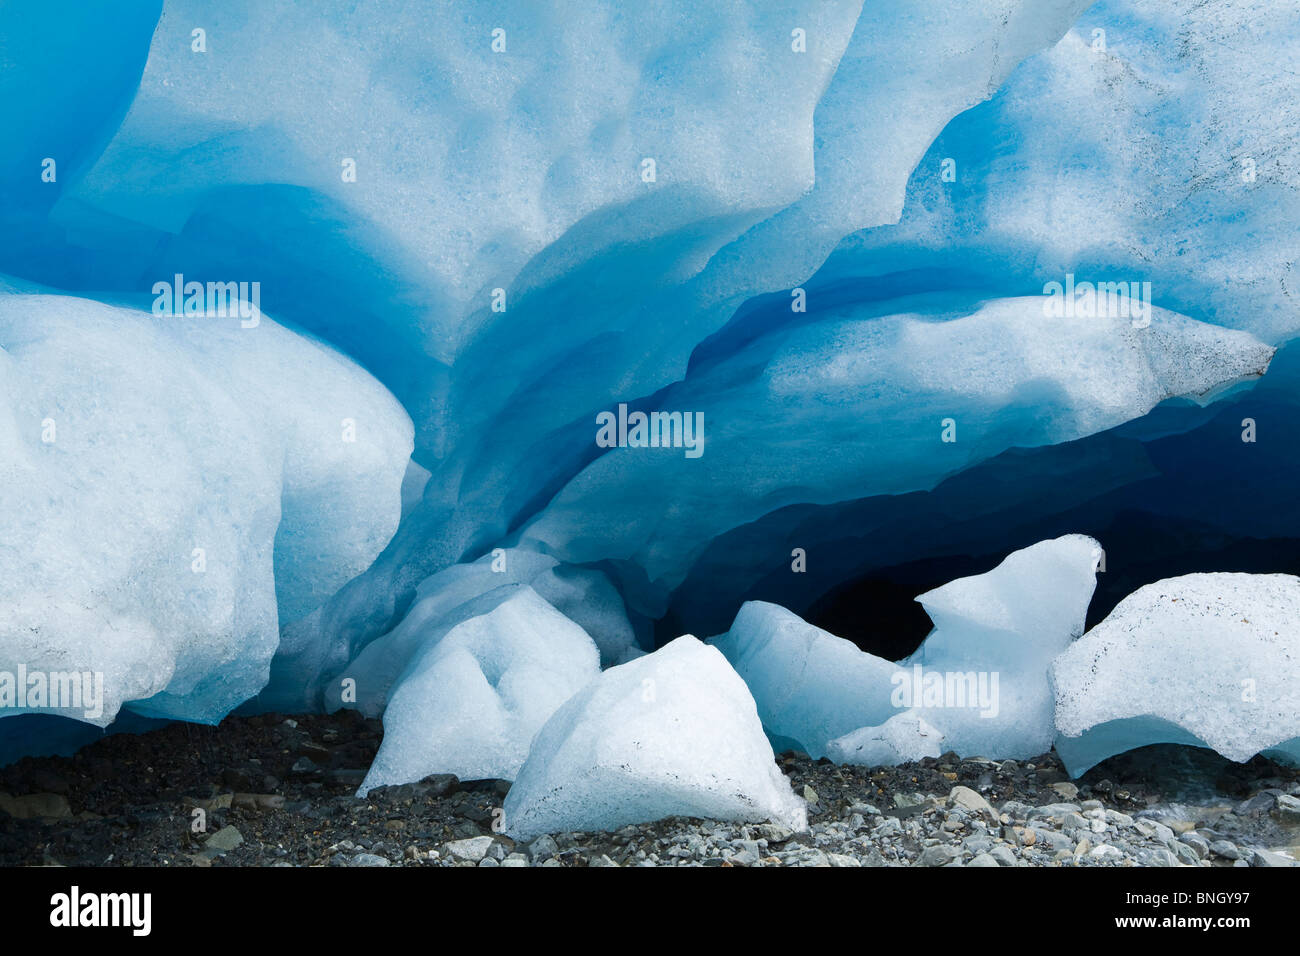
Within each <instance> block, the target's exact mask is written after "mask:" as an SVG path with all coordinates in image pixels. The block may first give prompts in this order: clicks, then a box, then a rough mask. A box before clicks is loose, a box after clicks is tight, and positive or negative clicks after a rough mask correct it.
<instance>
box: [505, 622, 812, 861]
mask: <svg viewBox="0 0 1300 956" xmlns="http://www.w3.org/2000/svg"><path fill="white" fill-rule="evenodd" d="M670 816H684V817H704V818H707V819H715V820H754V821H758V820H768V819H770V820H774V821H776V822H779V823H781V824H783V825H785V826H788V827H790V828H791V829H795V830H803V829H806V828H807V811H806V809H805V807H804V804H803V801H802V800H801V799H799V798H798V797H796V796H795V795H794V793H793V792H792V791H791V789H790V784H789V782H788V781H787V780H786V778H785V776H784V775H782V773H781V771H780V770H779V769H778V768H777V766H776V762H775V760H774V758H773V755H772V748H771V745H769V744H768V741H767V738H766V737H765V736H764V735H763V728H762V724H761V723H760V721H759V719H758V713H757V711H756V710H755V707H754V701H753V698H752V697H750V694H749V691H748V690H747V689H746V687H745V683H744V681H742V680H741V679H740V677H739V676H738V675H737V674H736V672H735V671H733V670H732V669H731V667H730V665H728V664H727V661H726V658H724V657H723V656H722V654H721V653H719V652H718V651H717V649H715V648H712V647H708V646H707V645H705V644H702V643H701V642H700V641H698V640H696V639H695V638H694V637H691V636H689V635H687V636H685V637H679V638H678V639H677V640H675V641H673V642H672V643H670V644H668V645H666V646H665V647H662V648H660V649H659V650H657V651H655V652H654V653H653V654H648V655H646V656H644V657H641V658H639V659H637V660H635V661H632V662H631V663H628V664H623V665H621V666H618V667H612V668H610V669H609V670H607V671H605V672H604V673H603V674H602V675H601V676H600V678H599V679H598V680H596V681H594V682H592V683H591V684H589V685H588V686H587V687H586V688H584V689H583V690H582V691H580V692H579V693H578V694H577V695H576V696H574V697H573V699H571V700H570V701H568V702H567V703H566V704H565V705H564V706H563V707H561V708H560V709H559V710H558V711H556V713H555V715H554V716H553V717H552V718H551V719H550V720H549V721H547V723H546V726H545V727H543V728H542V730H541V732H540V733H538V735H537V738H536V740H534V741H533V746H532V750H531V751H530V752H529V755H528V760H527V762H526V763H525V764H524V766H523V769H522V770H520V771H519V775H518V777H517V778H516V779H515V783H514V786H513V787H511V789H510V793H509V794H508V795H507V796H506V801H505V825H506V832H508V833H509V834H511V835H512V836H514V837H515V838H516V839H525V840H527V839H531V838H533V837H535V836H538V835H539V834H542V833H555V832H558V831H562V830H616V829H618V828H619V827H622V826H626V825H628V824H631V823H644V822H648V821H652V820H659V819H663V818H665V817H670Z"/></svg>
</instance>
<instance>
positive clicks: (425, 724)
mask: <svg viewBox="0 0 1300 956" xmlns="http://www.w3.org/2000/svg"><path fill="white" fill-rule="evenodd" d="M500 592H501V593H500V594H498V592H493V593H492V594H489V595H486V596H484V597H483V598H479V599H478V601H479V602H482V604H483V605H484V608H485V609H483V610H482V613H478V614H474V615H473V616H466V617H465V619H464V620H462V621H461V622H460V623H458V624H456V625H455V626H454V627H452V628H450V629H449V630H445V631H443V630H441V629H435V630H434V631H433V632H432V633H430V634H429V635H428V639H427V641H426V643H425V644H424V645H423V646H422V647H421V648H420V650H419V653H418V654H417V656H416V657H415V659H414V660H413V661H412V662H411V664H410V665H409V667H408V668H407V669H406V671H405V672H404V673H403V674H402V676H401V677H400V678H399V679H398V681H397V683H396V685H395V686H394V687H393V690H392V694H391V698H390V700H389V703H388V707H387V709H386V710H385V711H384V741H383V744H382V745H381V746H380V748H379V753H378V754H377V755H376V756H375V761H374V763H373V764H372V765H371V767H370V772H369V773H367V774H366V778H365V780H364V781H363V782H362V784H361V789H360V790H359V791H358V792H359V793H360V794H363V795H364V794H365V793H366V792H367V791H369V790H370V789H372V788H374V787H379V786H385V785H388V784H400V783H410V782H412V781H415V780H419V779H421V778H423V777H426V776H428V775H429V774H434V773H454V774H456V775H457V776H458V777H460V778H462V779H467V780H479V779H501V780H511V779H514V776H515V774H516V772H517V771H518V770H519V767H520V765H522V764H523V762H524V757H525V756H526V755H527V753H528V745H529V742H530V741H531V740H532V739H533V735H534V734H535V733H536V732H537V730H538V729H539V728H540V727H541V726H542V724H543V723H545V722H546V719H547V718H548V717H550V716H551V714H552V713H554V711H555V709H556V708H557V707H559V706H560V704H562V703H564V701H565V700H567V699H568V698H569V697H571V696H572V695H573V694H574V693H576V692H577V691H578V690H579V689H580V688H581V687H582V686H583V685H585V684H587V683H588V682H589V681H590V680H591V679H592V678H593V677H595V676H596V675H597V674H598V673H599V671H600V665H599V655H598V653H597V651H596V646H595V645H594V644H593V643H592V641H591V638H589V637H588V636H587V634H586V632H585V631H583V629H582V628H580V627H579V626H578V625H576V624H574V623H573V622H572V621H570V620H569V619H568V618H566V617H565V616H564V615H563V614H561V613H560V612H559V611H557V610H555V608H553V607H551V605H549V604H548V603H546V602H545V601H544V600H542V599H541V598H540V597H538V596H537V593H536V592H535V591H533V590H532V589H531V588H529V587H528V586H527V585H511V586H507V588H504V589H500ZM499 597H500V598H503V599H501V600H499V601H496V600H494V599H495V598H499ZM490 605H495V606H490ZM488 606H490V609H486V608H487V607H488Z"/></svg>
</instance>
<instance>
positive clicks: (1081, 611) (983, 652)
mask: <svg viewBox="0 0 1300 956" xmlns="http://www.w3.org/2000/svg"><path fill="white" fill-rule="evenodd" d="M1100 559H1101V546H1100V545H1099V544H1098V543H1097V542H1096V541H1095V540H1093V539H1092V538H1089V537H1087V536H1085V535H1080V534H1069V535H1064V536H1062V537H1060V538H1056V539H1053V540H1051V541H1040V542H1038V543H1037V544H1034V545H1031V546H1030V547H1028V548H1023V549H1021V550H1020V551H1016V552H1014V553H1013V554H1011V555H1009V556H1008V557H1007V558H1006V560H1004V561H1003V562H1002V563H1001V564H999V565H998V566H997V567H996V568H994V569H993V570H992V571H988V572H985V573H984V574H977V575H973V576H971V577H965V578H958V579H957V580H956V581H952V582H950V583H948V584H945V585H944V586H943V587H939V588H935V589H934V590H933V591H928V592H926V593H925V594H922V595H920V596H919V597H918V598H917V600H918V601H919V602H920V603H921V605H922V606H923V607H924V608H925V610H926V613H927V614H929V615H930V619H931V620H932V621H934V624H935V629H934V630H933V631H932V632H930V636H929V637H927V638H926V639H925V642H924V643H923V644H922V645H921V646H920V647H919V648H918V649H917V651H916V653H915V654H913V655H912V656H911V657H910V658H908V659H907V660H905V661H903V662H901V666H902V668H903V672H904V679H903V682H902V683H901V684H900V685H899V687H897V688H895V692H896V694H897V696H896V698H895V700H896V702H899V703H901V704H902V705H903V706H908V707H913V708H915V709H916V712H917V714H918V716H921V717H923V718H924V719H925V720H926V721H927V722H928V723H930V724H932V725H933V726H935V727H937V728H938V729H939V730H940V731H941V732H942V733H943V735H944V746H945V747H946V748H947V749H948V750H955V751H956V752H957V753H958V754H960V755H962V756H963V757H971V756H986V757H998V758H1003V757H1009V758H1016V759H1022V758H1025V757H1034V756H1037V755H1038V754H1041V753H1044V752H1046V751H1047V750H1048V749H1050V747H1051V745H1052V738H1053V736H1054V733H1055V725H1054V723H1053V714H1052V712H1053V703H1052V690H1051V685H1050V683H1049V680H1048V669H1049V667H1050V666H1051V663H1052V659H1053V658H1055V657H1056V655H1057V654H1059V653H1060V652H1061V651H1062V650H1064V649H1065V648H1066V647H1068V646H1069V644H1070V642H1071V641H1073V640H1074V639H1075V638H1077V637H1078V636H1079V635H1080V634H1082V633H1083V628H1084V618H1085V616H1086V615H1087V612H1088V602H1089V601H1090V600H1091V599H1092V592H1093V590H1094V589H1095V588H1096V586H1097V577H1096V569H1097V566H1098V563H1099V561H1100ZM918 697H919V698H920V699H919V700H918V699H917V698H918Z"/></svg>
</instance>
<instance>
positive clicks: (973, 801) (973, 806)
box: [948, 787, 998, 822]
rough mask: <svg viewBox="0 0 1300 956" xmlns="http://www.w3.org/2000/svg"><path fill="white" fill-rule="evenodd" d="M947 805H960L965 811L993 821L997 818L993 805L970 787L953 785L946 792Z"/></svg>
mask: <svg viewBox="0 0 1300 956" xmlns="http://www.w3.org/2000/svg"><path fill="white" fill-rule="evenodd" d="M948 806H950V807H961V809H963V810H965V811H966V812H967V813H971V814H978V815H980V816H983V817H985V818H987V819H988V820H991V821H994V822H996V821H997V819H998V814H997V811H995V810H994V809H993V806H992V805H991V804H990V803H989V802H988V801H987V800H985V799H984V798H983V797H981V796H980V795H979V794H978V793H976V792H975V791H974V790H972V789H971V788H970V787H953V788H952V790H950V791H949V792H948Z"/></svg>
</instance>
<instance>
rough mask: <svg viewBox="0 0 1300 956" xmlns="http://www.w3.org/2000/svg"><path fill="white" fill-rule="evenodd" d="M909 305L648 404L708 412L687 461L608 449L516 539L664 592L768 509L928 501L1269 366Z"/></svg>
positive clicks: (1264, 356) (1169, 316)
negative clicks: (993, 468)
mask: <svg viewBox="0 0 1300 956" xmlns="http://www.w3.org/2000/svg"><path fill="white" fill-rule="evenodd" d="M914 305H915V307H916V311H909V312H902V313H899V314H884V315H881V314H878V313H879V312H880V309H879V308H874V309H873V308H870V307H865V306H860V305H859V306H843V307H838V308H831V309H828V310H827V311H826V312H824V313H820V314H817V315H810V316H809V317H808V318H807V320H806V321H804V322H800V323H797V324H794V325H792V326H785V327H778V328H776V329H773V330H771V331H769V332H767V333H766V334H762V335H758V336H757V337H756V338H753V339H752V340H750V341H747V342H745V343H744V344H743V345H742V346H741V347H739V348H738V349H737V350H736V351H735V352H732V353H730V354H728V355H727V356H726V357H725V358H722V359H720V360H718V361H717V362H716V363H715V364H711V365H709V366H705V367H702V368H700V369H699V371H698V374H695V375H691V376H688V377H687V379H686V380H685V381H684V382H682V383H680V384H678V385H675V386H673V387H671V388H668V389H666V390H664V391H663V392H661V393H660V394H659V395H658V396H657V399H658V400H657V402H656V404H655V406H654V407H657V408H659V409H664V410H681V411H689V412H697V413H702V414H703V422H704V441H703V453H702V454H701V456H700V457H698V458H694V459H687V458H685V453H684V451H683V449H682V448H645V447H621V448H612V449H609V450H608V451H607V452H606V453H605V454H603V455H601V456H600V457H599V458H597V459H596V460H595V461H593V462H592V463H591V464H590V465H588V466H587V468H586V469H584V470H583V471H582V472H581V473H580V474H579V475H577V476H576V477H575V478H574V479H573V480H572V481H571V482H569V484H568V485H567V486H565V488H564V489H563V490H562V491H561V492H560V493H559V494H558V495H557V496H556V497H555V498H554V499H553V500H552V501H551V502H550V504H549V505H548V506H547V508H546V510H545V511H544V512H542V513H541V515H540V516H538V517H537V518H536V519H534V520H533V522H532V523H531V524H530V525H529V526H528V527H527V529H526V531H525V533H524V537H523V540H524V541H525V542H530V543H533V544H534V545H535V546H537V547H540V548H542V549H544V550H548V551H549V552H551V553H554V554H557V555H559V556H560V557H563V558H565V559H566V560H569V561H574V562H585V561H592V560H598V559H601V558H607V557H616V558H619V559H627V560H634V561H636V562H637V563H638V564H639V565H640V566H641V567H643V568H644V569H645V571H646V574H647V575H648V576H649V577H650V579H651V580H652V581H655V580H656V579H662V581H663V583H665V584H666V585H668V586H672V585H675V584H677V583H679V581H680V576H681V575H682V574H684V572H685V569H686V568H688V567H689V566H690V564H691V563H692V562H693V561H694V560H695V558H697V557H698V556H699V554H700V552H701V551H702V550H703V549H704V548H705V547H706V546H707V544H708V542H709V541H710V540H711V539H712V538H713V537H714V536H716V535H719V534H722V533H723V532H725V531H728V530H730V529H731V528H734V527H737V526H739V525H741V524H744V523H745V522H748V521H753V520H755V519H756V518H758V517H760V516H761V515H763V514H765V513H767V512H770V511H772V510H774V509H776V508H780V507H782V506H784V505H789V504H795V503H828V502H834V501H842V500H846V499H851V498H858V497H865V496H868V495H880V494H900V493H903V492H908V491H915V490H919V489H927V488H931V487H933V486H934V485H935V484H936V483H938V482H939V481H940V480H941V479H943V478H944V477H946V476H948V475H950V474H952V473H953V472H955V471H958V470H961V469H962V468H967V467H970V466H971V465H973V464H976V463H978V462H980V461H982V460H984V459H987V458H989V457H992V456H993V455H995V454H998V453H999V452H1002V451H1005V450H1006V449H1007V448H1009V447H1012V446H1021V447H1025V446H1036V445H1046V444H1053V443H1059V442H1065V441H1071V440H1073V439H1076V438H1080V437H1082V436H1084V435H1089V434H1092V433H1094V432H1098V431H1101V430H1103V429H1106V428H1111V427H1113V426H1115V425H1119V424H1121V423H1123V422H1125V421H1128V420H1130V419H1132V418H1136V417H1138V416H1140V415H1142V414H1144V413H1146V412H1148V411H1150V410H1151V409H1152V408H1153V407H1154V406H1155V405H1156V404H1157V403H1159V402H1161V401H1163V400H1164V399H1167V398H1170V397H1172V396H1176V395H1193V396H1194V395H1200V394H1204V393H1208V392H1211V391H1213V390H1214V389H1215V388H1216V387H1218V386H1220V385H1222V384H1224V383H1227V382H1233V381H1236V380H1237V379H1239V378H1241V377H1244V376H1251V375H1256V376H1257V375H1260V374H1262V373H1263V372H1264V370H1265V369H1266V368H1267V366H1268V362H1269V360H1270V358H1271V357H1272V354H1273V350H1272V349H1271V348H1270V347H1268V346H1266V345H1264V344H1262V343H1261V342H1259V341H1258V340H1256V339H1255V338H1253V337H1252V336H1250V335H1249V334H1248V333H1244V332H1238V331H1232V330H1227V329H1222V328H1219V327H1217V326H1213V325H1208V324H1206V323H1202V322H1196V321H1193V320H1192V319H1189V318H1187V317H1185V316H1181V315H1175V314H1173V313H1170V312H1167V311H1164V310H1161V309H1159V308H1155V309H1154V310H1153V313H1152V315H1151V322H1150V325H1149V326H1147V327H1145V328H1139V327H1135V324H1134V321H1133V320H1131V319H1130V318H1127V317H1122V316H1120V315H1118V314H1108V315H1102V316H1088V315H1084V314H1081V313H1080V314H1076V315H1073V316H1069V317H1050V316H1048V315H1047V314H1046V313H1045V303H1044V297H1043V296H1031V297H1022V298H1016V299H999V300H995V301H992V302H988V303H983V304H980V305H979V306H977V307H974V308H972V307H970V306H969V305H963V303H962V302H961V301H960V300H956V301H954V300H952V299H946V298H940V299H937V300H935V299H933V298H931V299H927V300H925V301H924V302H917V303H914ZM892 307H896V306H892ZM949 422H951V432H950V435H951V437H952V438H953V439H955V440H952V441H945V440H944V434H945V428H946V427H947V426H948V423H949ZM590 431H591V432H592V433H594V431H595V424H594V419H593V424H592V425H591V426H590ZM828 449H834V453H833V454H828V451H827V450H828ZM664 488H673V489H674V490H675V494H674V498H673V507H672V508H671V509H665V508H663V507H661V505H660V496H661V494H662V489H664ZM611 513H618V514H619V515H620V520H619V521H618V522H609V521H608V520H606V517H605V516H606V515H608V514H611ZM598 528H599V533H597V529H598Z"/></svg>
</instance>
